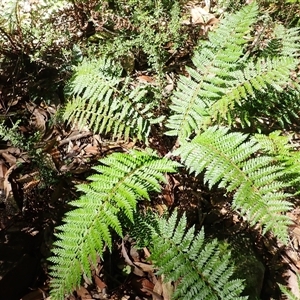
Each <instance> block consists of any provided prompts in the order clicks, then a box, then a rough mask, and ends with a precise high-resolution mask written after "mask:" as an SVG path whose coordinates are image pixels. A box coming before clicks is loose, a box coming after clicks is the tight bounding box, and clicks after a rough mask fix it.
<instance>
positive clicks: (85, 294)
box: [76, 286, 93, 300]
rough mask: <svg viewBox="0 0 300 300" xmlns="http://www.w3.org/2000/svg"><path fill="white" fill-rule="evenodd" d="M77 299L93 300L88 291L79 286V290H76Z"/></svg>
mask: <svg viewBox="0 0 300 300" xmlns="http://www.w3.org/2000/svg"><path fill="white" fill-rule="evenodd" d="M76 292H77V295H78V297H80V299H81V300H93V298H92V296H91V294H90V293H89V291H88V290H87V289H86V288H84V287H83V286H81V287H80V288H79V289H77V290H76Z"/></svg>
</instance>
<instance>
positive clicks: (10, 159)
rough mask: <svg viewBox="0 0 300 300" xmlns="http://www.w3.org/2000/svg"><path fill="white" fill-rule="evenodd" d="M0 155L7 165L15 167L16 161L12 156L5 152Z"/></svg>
mask: <svg viewBox="0 0 300 300" xmlns="http://www.w3.org/2000/svg"><path fill="white" fill-rule="evenodd" d="M1 155H2V157H3V158H4V159H5V160H6V162H7V163H8V164H9V165H15V164H16V162H17V159H16V157H14V156H13V155H11V154H9V153H5V152H3V153H1Z"/></svg>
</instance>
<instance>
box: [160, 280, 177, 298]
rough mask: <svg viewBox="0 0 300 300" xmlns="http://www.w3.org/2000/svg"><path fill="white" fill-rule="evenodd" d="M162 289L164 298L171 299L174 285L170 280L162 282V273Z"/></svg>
mask: <svg viewBox="0 0 300 300" xmlns="http://www.w3.org/2000/svg"><path fill="white" fill-rule="evenodd" d="M162 289H163V297H164V300H171V299H172V295H173V294H174V286H173V285H172V283H171V282H164V278H163V275H162Z"/></svg>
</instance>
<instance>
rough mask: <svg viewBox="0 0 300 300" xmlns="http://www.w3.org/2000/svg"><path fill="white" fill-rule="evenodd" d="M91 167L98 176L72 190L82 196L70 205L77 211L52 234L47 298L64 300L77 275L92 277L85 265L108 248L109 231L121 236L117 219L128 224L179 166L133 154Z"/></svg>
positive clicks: (150, 155) (148, 155) (119, 155)
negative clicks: (54, 239)
mask: <svg viewBox="0 0 300 300" xmlns="http://www.w3.org/2000/svg"><path fill="white" fill-rule="evenodd" d="M100 163H101V165H98V166H96V167H94V170H96V171H97V173H98V174H95V175H92V176H90V177H89V178H88V179H89V180H91V181H92V182H91V183H90V184H82V185H79V186H78V187H77V188H78V190H79V191H82V192H84V195H83V196H81V197H80V198H79V199H78V200H76V201H73V202H71V205H73V206H75V207H77V209H75V210H73V211H71V212H69V213H67V214H66V217H65V219H64V225H62V226H59V227H58V228H57V229H58V230H59V231H60V232H59V233H58V234H57V237H58V241H57V242H55V246H56V248H55V249H54V251H53V253H54V254H55V256H54V257H52V258H51V259H50V261H52V262H53V263H54V266H53V267H52V272H51V275H52V276H53V277H54V279H53V280H52V282H51V286H52V292H51V295H52V299H57V300H60V299H63V297H64V294H65V293H70V292H71V291H72V290H73V288H75V287H76V286H78V285H79V282H80V279H81V274H82V273H84V274H86V276H88V277H90V276H91V271H90V265H91V264H94V263H95V262H96V256H97V254H99V255H100V256H101V255H102V253H103V250H104V246H105V245H107V246H108V247H109V248H111V245H112V241H111V230H114V231H115V232H116V233H117V234H118V235H119V236H122V226H121V223H120V220H119V218H118V215H119V214H120V213H121V214H125V215H126V216H127V218H128V219H129V220H130V221H131V222H133V221H134V220H133V212H134V211H135V209H136V203H137V201H138V200H140V199H149V192H150V191H159V190H160V182H164V181H165V176H164V173H165V172H175V168H176V167H178V166H179V164H178V163H176V162H172V161H170V160H167V159H166V158H159V157H157V156H156V155H155V154H154V153H146V152H140V151H132V152H131V153H129V154H124V153H114V154H111V155H109V156H107V157H106V158H104V159H102V160H100Z"/></svg>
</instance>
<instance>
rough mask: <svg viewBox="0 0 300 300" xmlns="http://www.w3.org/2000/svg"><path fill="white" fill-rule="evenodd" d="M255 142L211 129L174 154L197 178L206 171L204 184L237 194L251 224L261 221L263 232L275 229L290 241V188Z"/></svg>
mask: <svg viewBox="0 0 300 300" xmlns="http://www.w3.org/2000/svg"><path fill="white" fill-rule="evenodd" d="M259 150H260V147H259V144H258V143H256V142H255V140H252V139H250V140H248V141H247V135H244V134H241V133H238V132H232V133H228V129H227V128H218V127H210V128H208V129H207V130H206V131H205V132H203V133H202V134H200V135H198V136H196V137H195V138H194V139H193V140H192V141H191V142H184V143H183V144H182V146H181V147H180V148H179V149H177V150H176V151H175V152H174V155H180V156H181V160H182V162H183V163H184V164H185V165H186V166H187V167H188V169H189V170H190V172H195V173H196V175H197V174H199V173H201V172H202V171H203V170H205V173H204V181H205V182H207V183H208V185H209V187H212V186H213V185H215V184H217V185H218V186H219V187H222V188H226V190H227V192H234V196H233V203H232V204H233V207H234V208H235V209H237V210H239V211H240V212H241V214H243V215H246V216H247V218H248V220H249V221H250V223H251V224H253V225H254V224H255V223H257V222H259V223H260V224H262V225H263V227H264V228H263V232H264V233H265V232H266V231H268V230H272V231H273V232H274V234H275V235H276V236H278V237H279V238H280V239H281V240H282V241H284V242H286V241H287V239H288V233H287V226H288V225H289V224H290V223H291V221H290V219H289V218H288V217H287V216H286V215H284V213H285V212H287V211H288V210H290V209H291V206H292V205H291V203H289V202H287V201H285V199H286V198H287V197H288V196H289V195H288V194H285V193H283V192H282V189H283V188H285V187H286V186H287V184H284V183H283V182H281V181H280V178H281V177H282V176H283V172H282V167H281V166H280V165H276V164H274V161H273V159H272V157H268V156H264V155H259V156H257V155H256V157H254V155H255V154H257V153H258V151H259Z"/></svg>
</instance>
